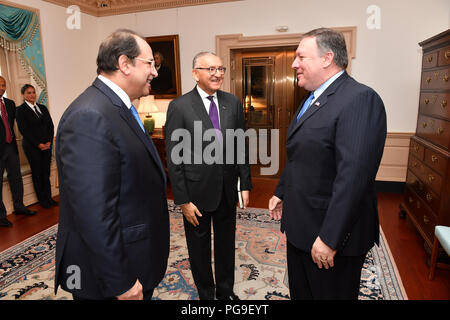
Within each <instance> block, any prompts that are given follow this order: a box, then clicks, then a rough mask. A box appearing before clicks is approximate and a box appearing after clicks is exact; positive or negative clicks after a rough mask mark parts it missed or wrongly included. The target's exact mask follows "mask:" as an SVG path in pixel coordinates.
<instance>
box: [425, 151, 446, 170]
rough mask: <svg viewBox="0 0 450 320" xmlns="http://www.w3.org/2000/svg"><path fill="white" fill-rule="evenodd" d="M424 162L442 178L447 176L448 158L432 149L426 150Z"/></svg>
mask: <svg viewBox="0 0 450 320" xmlns="http://www.w3.org/2000/svg"><path fill="white" fill-rule="evenodd" d="M424 161H425V163H426V164H427V165H428V166H429V167H430V168H432V169H434V170H436V171H437V173H439V174H441V175H442V176H445V174H446V172H447V165H448V162H449V159H448V158H447V157H446V156H444V155H443V154H441V153H438V152H436V151H434V150H432V149H429V148H425V157H424Z"/></svg>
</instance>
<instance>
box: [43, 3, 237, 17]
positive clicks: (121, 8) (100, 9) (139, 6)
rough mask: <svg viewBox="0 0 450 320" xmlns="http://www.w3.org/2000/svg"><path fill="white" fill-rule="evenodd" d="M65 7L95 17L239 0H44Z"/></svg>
mask: <svg viewBox="0 0 450 320" xmlns="http://www.w3.org/2000/svg"><path fill="white" fill-rule="evenodd" d="M44 1H45V2H50V3H54V4H57V5H60V6H63V7H65V8H68V7H69V6H71V5H77V6H78V7H80V10H81V12H84V13H87V14H90V15H92V16H95V17H105V16H113V15H118V14H124V13H134V12H140V11H151V10H161V9H168V8H179V7H187V6H197V5H203V4H210V3H219V2H231V1H240V0H72V1H68V0H44Z"/></svg>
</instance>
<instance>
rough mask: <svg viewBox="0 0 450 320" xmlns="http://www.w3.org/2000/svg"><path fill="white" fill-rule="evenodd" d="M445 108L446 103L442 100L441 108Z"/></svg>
mask: <svg viewBox="0 0 450 320" xmlns="http://www.w3.org/2000/svg"><path fill="white" fill-rule="evenodd" d="M446 106H447V101H446V100H442V102H441V107H442V108H445V107H446Z"/></svg>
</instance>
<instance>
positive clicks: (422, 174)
mask: <svg viewBox="0 0 450 320" xmlns="http://www.w3.org/2000/svg"><path fill="white" fill-rule="evenodd" d="M408 168H409V169H410V170H411V171H412V172H413V173H414V174H415V175H416V176H417V177H418V178H419V179H420V181H422V182H423V183H425V185H427V186H428V187H430V188H431V190H432V191H433V192H435V193H436V194H437V195H438V196H440V194H441V188H442V177H441V176H440V175H439V174H437V173H436V172H435V171H433V170H431V169H430V168H429V167H427V166H426V165H425V164H424V163H422V162H421V161H419V160H417V158H415V157H413V156H410V157H409V161H408Z"/></svg>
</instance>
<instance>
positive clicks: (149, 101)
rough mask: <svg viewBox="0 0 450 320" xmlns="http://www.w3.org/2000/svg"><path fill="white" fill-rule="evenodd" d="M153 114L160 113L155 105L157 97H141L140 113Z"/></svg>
mask: <svg viewBox="0 0 450 320" xmlns="http://www.w3.org/2000/svg"><path fill="white" fill-rule="evenodd" d="M152 112H159V109H158V106H157V105H156V103H155V96H145V97H141V98H140V99H139V113H144V114H149V113H152Z"/></svg>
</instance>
